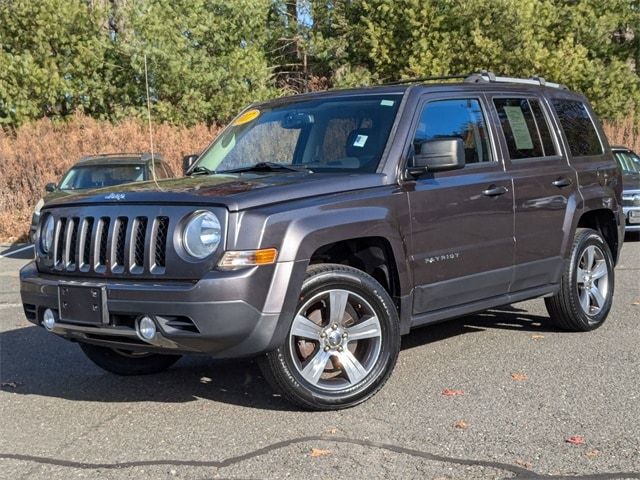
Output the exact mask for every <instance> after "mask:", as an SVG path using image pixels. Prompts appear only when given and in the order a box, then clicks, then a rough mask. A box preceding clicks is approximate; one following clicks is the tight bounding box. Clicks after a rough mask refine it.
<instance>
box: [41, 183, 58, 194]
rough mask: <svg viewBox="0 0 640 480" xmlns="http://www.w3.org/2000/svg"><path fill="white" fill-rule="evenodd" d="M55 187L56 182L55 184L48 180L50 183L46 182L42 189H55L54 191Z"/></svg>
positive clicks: (49, 190) (47, 190) (51, 190)
mask: <svg viewBox="0 0 640 480" xmlns="http://www.w3.org/2000/svg"><path fill="white" fill-rule="evenodd" d="M56 188H57V186H56V184H55V183H51V182H50V183H47V184H46V185H45V186H44V190H45V191H46V192H55V191H56Z"/></svg>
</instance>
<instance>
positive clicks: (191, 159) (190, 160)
mask: <svg viewBox="0 0 640 480" xmlns="http://www.w3.org/2000/svg"><path fill="white" fill-rule="evenodd" d="M197 159H198V155H196V154H191V155H185V156H184V157H182V173H183V174H185V175H186V174H187V172H188V171H189V169H190V168H191V166H192V165H193V164H194V163H195V162H196V160H197Z"/></svg>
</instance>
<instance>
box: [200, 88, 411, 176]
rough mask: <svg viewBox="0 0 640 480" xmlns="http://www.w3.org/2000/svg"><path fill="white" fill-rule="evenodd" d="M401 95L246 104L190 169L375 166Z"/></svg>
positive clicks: (316, 169) (360, 168)
mask: <svg viewBox="0 0 640 480" xmlns="http://www.w3.org/2000/svg"><path fill="white" fill-rule="evenodd" d="M401 99H402V97H401V95H396V94H387V95H362V96H345V97H326V98H318V99H314V100H291V101H287V102H274V103H273V104H271V105H269V104H266V105H263V106H260V107H258V108H255V109H251V110H247V111H246V112H245V113H243V114H242V115H240V116H239V117H237V118H236V120H234V122H233V123H232V124H231V126H230V127H229V128H227V129H226V130H225V131H224V132H223V133H222V135H220V137H218V139H216V140H215V141H214V142H213V143H212V144H211V146H210V147H209V148H208V149H207V150H206V151H205V153H204V154H203V155H202V156H201V157H200V159H199V160H198V163H197V165H196V166H195V167H194V170H196V169H197V167H198V166H200V167H204V168H206V169H207V170H208V171H213V172H216V173H221V172H229V171H233V170H236V169H246V168H251V167H252V166H255V165H256V164H259V163H263V162H268V163H277V164H280V165H283V166H294V167H295V166H299V167H305V168H308V169H312V170H313V171H314V172H323V171H349V172H354V171H359V172H375V171H376V168H377V166H378V163H379V162H380V159H381V158H382V153H383V151H384V148H385V145H386V143H387V139H388V137H389V134H390V132H391V127H392V126H393V122H394V120H395V118H396V114H397V112H398V107H399V105H400V101H401Z"/></svg>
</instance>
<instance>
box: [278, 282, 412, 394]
mask: <svg viewBox="0 0 640 480" xmlns="http://www.w3.org/2000/svg"><path fill="white" fill-rule="evenodd" d="M332 289H342V290H348V291H351V292H353V293H356V294H358V295H360V296H361V297H363V298H364V299H365V300H367V302H369V304H370V305H371V306H372V307H373V309H374V311H375V313H376V315H377V316H378V319H379V321H380V328H381V331H382V339H381V347H380V354H379V357H378V359H377V361H376V363H375V365H374V367H373V369H372V370H371V372H369V374H368V375H367V377H366V379H365V380H363V381H361V382H360V383H358V384H356V385H354V386H351V387H347V388H346V389H344V390H340V391H338V392H328V391H326V390H322V389H320V388H318V387H316V386H314V385H312V384H310V383H309V382H307V381H306V380H305V379H304V378H303V377H302V375H301V374H300V373H299V372H298V370H297V368H296V367H295V365H294V360H293V359H292V358H291V354H290V348H289V342H290V337H289V332H288V333H287V336H286V339H285V341H284V343H283V344H282V345H280V346H279V347H278V348H277V349H276V351H275V354H276V362H277V365H278V368H279V369H280V370H281V373H282V375H283V376H284V379H285V380H286V383H287V384H288V386H289V388H290V389H291V390H292V393H294V394H295V395H296V396H299V397H300V398H301V399H302V400H303V401H305V402H307V403H310V404H314V405H318V404H319V405H321V406H326V407H331V406H334V407H335V406H340V407H348V406H351V405H354V404H356V403H360V402H362V401H364V400H365V399H367V398H368V397H369V396H371V395H372V394H373V393H375V392H376V391H377V389H378V386H379V385H380V384H382V383H384V382H385V381H386V379H387V378H388V376H389V375H390V374H391V371H392V370H393V367H394V365H395V362H396V359H397V356H398V352H399V350H400V333H399V327H398V323H399V322H398V317H397V313H396V310H395V306H394V305H393V303H392V301H391V298H390V297H389V295H388V293H387V292H386V291H385V290H384V288H383V287H382V286H381V285H380V284H379V283H378V282H376V281H375V280H374V279H373V278H367V277H364V274H362V275H356V274H354V273H351V272H348V271H345V270H332V271H324V272H320V273H316V274H314V275H312V276H310V277H308V278H307V279H306V280H305V282H304V283H303V285H302V290H301V294H300V299H299V302H298V305H297V306H296V312H297V310H298V309H299V308H300V307H301V306H302V305H304V303H305V302H307V301H308V300H309V299H310V298H313V297H314V296H315V295H317V294H319V293H321V292H322V291H326V290H332ZM290 328H291V327H290Z"/></svg>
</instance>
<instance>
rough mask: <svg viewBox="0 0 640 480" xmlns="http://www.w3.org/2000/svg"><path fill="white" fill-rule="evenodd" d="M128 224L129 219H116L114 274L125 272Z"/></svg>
mask: <svg viewBox="0 0 640 480" xmlns="http://www.w3.org/2000/svg"><path fill="white" fill-rule="evenodd" d="M128 223H129V219H128V218H127V217H118V218H116V223H115V228H114V234H113V235H114V238H113V241H112V243H111V271H112V272H113V273H122V272H124V249H125V239H126V236H127V225H128Z"/></svg>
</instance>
